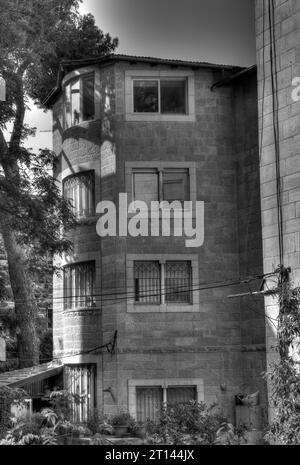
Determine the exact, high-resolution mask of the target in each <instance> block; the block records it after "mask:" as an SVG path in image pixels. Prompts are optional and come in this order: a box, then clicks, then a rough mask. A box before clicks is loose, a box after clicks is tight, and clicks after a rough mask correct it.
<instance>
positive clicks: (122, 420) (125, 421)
mask: <svg viewBox="0 0 300 465" xmlns="http://www.w3.org/2000/svg"><path fill="white" fill-rule="evenodd" d="M133 421H134V419H133V418H132V417H131V415H130V414H129V413H127V412H121V413H119V414H117V415H114V416H113V417H111V419H110V424H111V425H112V426H130V425H131V424H132V422H133Z"/></svg>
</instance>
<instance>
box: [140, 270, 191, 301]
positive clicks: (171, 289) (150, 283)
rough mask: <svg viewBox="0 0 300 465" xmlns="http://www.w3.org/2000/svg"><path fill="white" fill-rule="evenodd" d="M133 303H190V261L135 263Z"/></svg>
mask: <svg viewBox="0 0 300 465" xmlns="http://www.w3.org/2000/svg"><path fill="white" fill-rule="evenodd" d="M134 289H135V302H136V303H140V304H160V303H162V304H164V303H166V304H168V303H182V304H190V303H192V267H191V262H190V261H167V262H165V263H159V262H157V261H135V262H134Z"/></svg>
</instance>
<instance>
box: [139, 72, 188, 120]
mask: <svg viewBox="0 0 300 465" xmlns="http://www.w3.org/2000/svg"><path fill="white" fill-rule="evenodd" d="M133 111H134V113H161V114H175V115H176V114H177V115H185V114H186V113H187V80H186V79H185V78H182V79H179V78H172V79H168V78H163V79H160V78H158V79H134V80H133Z"/></svg>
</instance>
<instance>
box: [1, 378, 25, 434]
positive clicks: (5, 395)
mask: <svg viewBox="0 0 300 465" xmlns="http://www.w3.org/2000/svg"><path fill="white" fill-rule="evenodd" d="M26 396H27V393H26V391H24V390H23V389H19V388H10V387H7V386H3V387H1V388H0V437H3V436H5V434H6V432H7V430H8V429H9V428H10V427H11V426H12V415H11V407H12V405H16V406H21V405H23V403H24V399H25V397H26Z"/></svg>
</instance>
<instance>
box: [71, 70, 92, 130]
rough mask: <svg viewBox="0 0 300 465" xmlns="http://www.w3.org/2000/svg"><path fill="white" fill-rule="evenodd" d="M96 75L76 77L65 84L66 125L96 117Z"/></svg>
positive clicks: (73, 124) (74, 124)
mask: <svg viewBox="0 0 300 465" xmlns="http://www.w3.org/2000/svg"><path fill="white" fill-rule="evenodd" d="M94 93H95V77H94V74H87V75H84V76H80V77H76V78H74V79H72V80H71V81H69V83H68V84H67V85H66V86H65V94H64V98H65V127H66V128H69V127H71V126H76V125H77V124H79V123H81V122H82V121H89V120H93V119H95V97H94Z"/></svg>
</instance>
